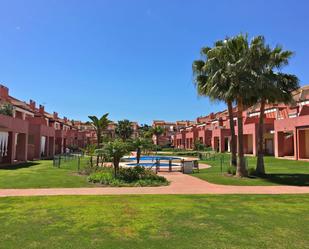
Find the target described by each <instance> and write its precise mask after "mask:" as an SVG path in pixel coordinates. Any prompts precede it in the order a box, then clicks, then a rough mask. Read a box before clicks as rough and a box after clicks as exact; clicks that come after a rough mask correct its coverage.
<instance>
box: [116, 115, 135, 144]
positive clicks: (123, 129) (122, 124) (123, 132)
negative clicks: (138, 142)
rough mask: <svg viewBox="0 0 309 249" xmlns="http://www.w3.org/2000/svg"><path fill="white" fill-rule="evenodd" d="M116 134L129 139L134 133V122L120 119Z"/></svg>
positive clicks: (124, 139)
mask: <svg viewBox="0 0 309 249" xmlns="http://www.w3.org/2000/svg"><path fill="white" fill-rule="evenodd" d="M116 134H117V135H118V137H120V138H121V139H122V140H123V141H126V140H127V139H129V138H130V137H131V136H132V134H133V128H132V122H130V121H129V120H128V119H124V120H120V121H118V124H117V126H116Z"/></svg>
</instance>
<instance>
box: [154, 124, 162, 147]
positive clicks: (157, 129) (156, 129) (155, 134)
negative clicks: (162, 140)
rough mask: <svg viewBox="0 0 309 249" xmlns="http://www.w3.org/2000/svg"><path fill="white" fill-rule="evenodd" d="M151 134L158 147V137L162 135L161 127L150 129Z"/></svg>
mask: <svg viewBox="0 0 309 249" xmlns="http://www.w3.org/2000/svg"><path fill="white" fill-rule="evenodd" d="M151 132H152V134H153V135H154V136H155V138H156V145H159V137H160V136H161V135H162V134H163V133H164V129H163V127H161V126H155V127H153V128H152V129H151Z"/></svg>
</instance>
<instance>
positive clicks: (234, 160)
mask: <svg viewBox="0 0 309 249" xmlns="http://www.w3.org/2000/svg"><path fill="white" fill-rule="evenodd" d="M227 107H228V112H229V119H230V130H231V153H232V155H231V162H230V164H231V166H235V167H236V166H237V156H236V136H235V126H234V115H233V104H232V101H228V102H227Z"/></svg>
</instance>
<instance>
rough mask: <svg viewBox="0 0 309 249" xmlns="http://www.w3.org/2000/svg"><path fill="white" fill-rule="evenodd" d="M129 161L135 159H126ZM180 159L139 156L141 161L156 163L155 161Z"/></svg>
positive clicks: (177, 158) (176, 158)
mask: <svg viewBox="0 0 309 249" xmlns="http://www.w3.org/2000/svg"><path fill="white" fill-rule="evenodd" d="M127 159H129V160H131V161H134V160H136V157H130V158H127ZM179 159H181V158H180V157H170V156H141V158H140V160H141V161H156V160H160V161H161V160H167V161H168V160H179Z"/></svg>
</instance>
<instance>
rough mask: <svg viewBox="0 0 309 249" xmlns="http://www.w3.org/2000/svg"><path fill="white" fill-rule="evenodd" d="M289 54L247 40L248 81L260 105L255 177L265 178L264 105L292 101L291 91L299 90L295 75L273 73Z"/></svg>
mask: <svg viewBox="0 0 309 249" xmlns="http://www.w3.org/2000/svg"><path fill="white" fill-rule="evenodd" d="M292 55H293V52H291V51H284V50H283V49H282V48H281V47H280V46H276V47H275V48H274V49H271V48H270V46H269V45H266V44H265V39H264V37H263V36H258V37H256V38H254V39H253V40H252V41H251V46H250V61H251V62H250V64H251V68H252V74H251V77H252V81H253V82H254V83H255V87H256V92H257V93H258V96H257V97H258V98H257V101H258V102H259V104H260V115H259V126H258V127H259V128H258V158H257V164H256V174H258V175H265V166H264V115H265V113H264V112H265V105H266V104H267V103H268V104H274V103H280V102H283V103H285V104H288V103H290V102H291V101H292V92H293V91H294V90H296V89H297V88H299V85H298V78H297V77H296V76H295V75H291V74H284V73H281V72H279V73H278V72H276V71H275V70H279V69H281V68H282V67H283V66H285V65H287V64H288V62H289V59H290V58H291V56H292Z"/></svg>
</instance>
